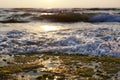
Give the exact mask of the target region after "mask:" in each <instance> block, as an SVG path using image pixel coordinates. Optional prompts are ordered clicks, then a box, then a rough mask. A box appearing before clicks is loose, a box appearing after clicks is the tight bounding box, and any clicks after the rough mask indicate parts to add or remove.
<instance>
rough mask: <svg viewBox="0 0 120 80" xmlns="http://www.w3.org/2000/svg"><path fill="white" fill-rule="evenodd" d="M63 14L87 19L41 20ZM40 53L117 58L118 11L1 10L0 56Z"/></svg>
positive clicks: (119, 40) (119, 46)
mask: <svg viewBox="0 0 120 80" xmlns="http://www.w3.org/2000/svg"><path fill="white" fill-rule="evenodd" d="M63 13H67V14H69V13H70V14H71V13H72V14H73V13H74V14H76V13H77V14H78V13H79V14H80V15H81V14H82V16H85V15H87V18H86V17H85V19H84V17H82V19H81V16H80V20H78V19H77V21H73V22H69V20H67V21H68V22H67V21H65V20H64V22H63V21H62V22H61V19H58V17H57V18H56V19H54V20H53V16H52V18H51V17H50V18H48V17H47V18H46V17H45V18H43V17H42V18H41V15H45V16H46V15H49V16H51V15H54V14H63ZM84 14H85V15H84ZM75 16H76V15H75ZM70 17H72V18H73V16H71V15H70ZM70 19H71V18H70ZM55 20H58V21H55ZM43 52H54V53H68V54H87V55H95V56H114V57H120V10H119V9H108V10H106V9H105V10H104V9H100V10H88V9H77V10H74V9H51V10H46V9H0V54H18V53H20V54H22V53H43Z"/></svg>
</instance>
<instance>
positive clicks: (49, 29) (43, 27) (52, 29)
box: [41, 25, 60, 31]
mask: <svg viewBox="0 0 120 80" xmlns="http://www.w3.org/2000/svg"><path fill="white" fill-rule="evenodd" d="M41 29H42V30H44V31H56V30H59V29H60V28H59V27H58V26H51V25H44V26H41Z"/></svg>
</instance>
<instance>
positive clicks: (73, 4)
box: [0, 0, 120, 8]
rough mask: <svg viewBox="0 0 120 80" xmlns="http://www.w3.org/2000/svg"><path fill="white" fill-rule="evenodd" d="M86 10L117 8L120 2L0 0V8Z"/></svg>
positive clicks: (98, 0) (110, 0)
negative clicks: (92, 8) (88, 8)
mask: <svg viewBox="0 0 120 80" xmlns="http://www.w3.org/2000/svg"><path fill="white" fill-rule="evenodd" d="M23 7H24V8H28V7H29V8H87V7H90V8H91V7H111V8H112V7H117V8H120V0H0V8H23Z"/></svg>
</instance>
